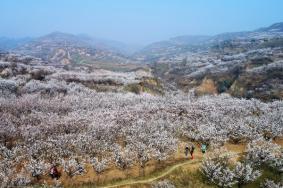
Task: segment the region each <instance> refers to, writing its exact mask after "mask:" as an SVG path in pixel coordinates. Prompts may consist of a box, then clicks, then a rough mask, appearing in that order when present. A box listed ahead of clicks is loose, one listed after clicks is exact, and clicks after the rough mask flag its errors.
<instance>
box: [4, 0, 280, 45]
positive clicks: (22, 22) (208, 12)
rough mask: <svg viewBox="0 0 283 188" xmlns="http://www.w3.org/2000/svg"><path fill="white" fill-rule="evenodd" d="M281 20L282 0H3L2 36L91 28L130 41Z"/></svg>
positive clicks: (89, 31)
mask: <svg viewBox="0 0 283 188" xmlns="http://www.w3.org/2000/svg"><path fill="white" fill-rule="evenodd" d="M275 22H283V1H282V0H0V36H8V37H25V36H32V37H34V36H40V35H44V34H47V33H50V32H53V31H62V32H68V33H74V34H81V33H87V34H90V35H91V36H96V37H100V38H107V39H114V40H119V41H124V42H128V43H141V44H145V43H149V42H153V41H158V40H164V39H167V38H170V37H174V36H178V35H200V34H201V35H212V34H217V33H221V32H232V31H242V30H253V29H256V28H258V27H262V26H268V25H270V24H272V23H275Z"/></svg>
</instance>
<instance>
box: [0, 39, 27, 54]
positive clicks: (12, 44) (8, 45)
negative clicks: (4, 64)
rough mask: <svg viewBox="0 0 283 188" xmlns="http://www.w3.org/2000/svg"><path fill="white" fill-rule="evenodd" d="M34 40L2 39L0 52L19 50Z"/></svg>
mask: <svg viewBox="0 0 283 188" xmlns="http://www.w3.org/2000/svg"><path fill="white" fill-rule="evenodd" d="M31 40H32V38H28V37H27V38H8V37H0V51H8V50H11V49H14V48H17V47H19V46H21V45H23V44H25V43H27V42H29V41H31Z"/></svg>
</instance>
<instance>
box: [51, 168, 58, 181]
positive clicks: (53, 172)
mask: <svg viewBox="0 0 283 188" xmlns="http://www.w3.org/2000/svg"><path fill="white" fill-rule="evenodd" d="M49 174H50V176H51V178H52V179H54V178H56V179H59V172H58V169H57V167H56V165H53V166H52V167H51V168H50V173H49Z"/></svg>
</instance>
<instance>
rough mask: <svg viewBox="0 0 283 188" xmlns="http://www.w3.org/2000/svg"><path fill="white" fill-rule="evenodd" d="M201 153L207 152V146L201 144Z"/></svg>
mask: <svg viewBox="0 0 283 188" xmlns="http://www.w3.org/2000/svg"><path fill="white" fill-rule="evenodd" d="M201 152H202V153H203V154H205V152H206V144H201Z"/></svg>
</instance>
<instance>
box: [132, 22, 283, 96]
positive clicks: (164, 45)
mask: <svg viewBox="0 0 283 188" xmlns="http://www.w3.org/2000/svg"><path fill="white" fill-rule="evenodd" d="M281 26H282V24H280V23H279V24H274V25H272V26H270V27H267V28H264V29H259V30H256V31H250V32H237V33H224V34H219V35H216V36H211V37H196V38H195V41H194V40H188V39H190V38H191V37H188V38H187V37H179V38H177V39H178V40H177V41H176V38H175V39H171V40H169V41H163V42H159V43H154V44H151V45H149V46H148V47H146V48H145V49H144V50H143V51H140V52H139V53H137V54H136V55H137V58H138V59H139V60H141V61H148V63H150V64H151V67H152V69H153V70H154V73H155V75H156V76H157V77H160V78H162V79H163V80H164V82H165V83H170V84H171V85H172V84H173V85H176V86H177V88H179V89H182V90H183V91H186V92H188V91H189V90H194V91H195V93H196V94H197V95H203V94H217V93H222V92H227V93H230V94H231V95H233V96H236V97H246V98H259V99H262V100H273V99H282V98H283V82H282V77H283V74H282V72H283V71H282V58H283V33H282V32H281V30H280V28H281ZM180 41H181V42H180ZM182 41H183V42H182Z"/></svg>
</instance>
